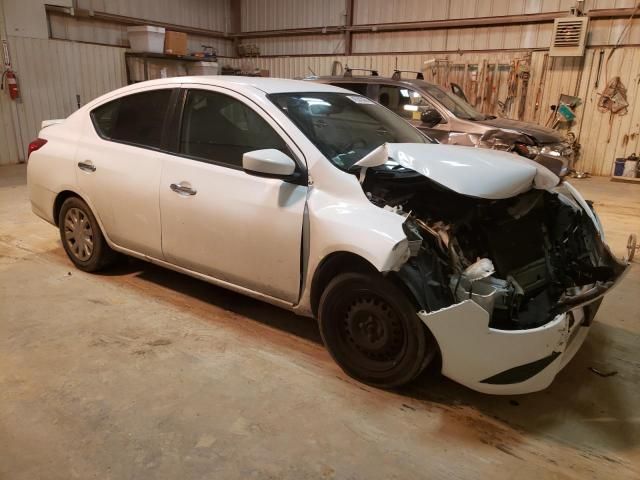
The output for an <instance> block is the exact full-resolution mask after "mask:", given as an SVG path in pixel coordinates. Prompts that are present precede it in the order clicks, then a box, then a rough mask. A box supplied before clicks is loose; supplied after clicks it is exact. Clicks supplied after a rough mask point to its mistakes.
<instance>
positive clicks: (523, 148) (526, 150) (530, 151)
mask: <svg viewBox="0 0 640 480" xmlns="http://www.w3.org/2000/svg"><path fill="white" fill-rule="evenodd" d="M516 151H517V152H518V153H519V154H520V155H522V156H523V157H527V158H535V157H537V156H538V155H540V153H541V150H540V147H537V146H536V145H526V144H524V143H516Z"/></svg>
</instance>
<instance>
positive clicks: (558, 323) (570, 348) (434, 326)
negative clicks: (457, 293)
mask: <svg viewBox="0 0 640 480" xmlns="http://www.w3.org/2000/svg"><path fill="white" fill-rule="evenodd" d="M418 316H419V317H420V318H421V319H422V321H423V322H424V323H425V325H427V327H429V329H430V330H431V332H432V333H433V335H434V337H435V338H436V340H437V341H438V345H440V348H441V352H442V374H443V375H445V376H447V377H449V378H450V379H452V380H455V381H456V382H459V383H461V384H463V385H465V386H467V387H470V388H472V389H474V390H476V391H479V392H483V393H490V394H509V395H515V394H522V393H530V392H535V391H538V390H543V389H545V388H547V387H548V386H549V385H550V384H551V382H552V381H553V379H554V378H555V376H556V374H557V373H558V372H559V371H560V370H561V369H562V367H563V366H564V365H566V363H567V362H568V361H569V360H571V358H572V357H573V355H575V353H576V352H577V351H578V349H579V347H580V345H581V344H582V342H583V341H584V339H585V338H586V336H587V333H588V331H589V328H590V327H583V326H582V325H581V324H580V323H581V321H582V318H583V317H584V312H583V310H582V309H581V308H579V309H576V310H575V311H574V316H575V322H574V323H573V325H572V326H570V325H569V319H568V314H566V313H563V314H561V315H558V316H556V318H554V319H553V320H552V321H551V322H549V323H547V324H546V325H543V326H542V327H538V328H534V329H528V330H497V329H494V328H489V314H488V313H487V312H486V311H485V310H484V309H483V308H482V307H480V306H479V305H478V304H477V303H475V302H473V301H471V300H465V301H464V302H462V303H459V304H455V305H452V306H450V307H447V308H445V309H442V310H438V311H437V312H431V313H426V312H420V313H419V314H418ZM461 332H464V335H462V334H461ZM574 332H575V333H574ZM569 340H571V341H569ZM454 345H455V348H451V347H453V346H454ZM553 354H557V356H556V358H555V359H554V360H553V361H552V362H551V363H550V364H549V365H548V366H547V367H546V368H544V369H543V370H542V371H540V372H539V373H537V374H536V375H534V376H533V377H531V378H529V379H527V380H526V381H523V382H518V383H509V384H491V383H487V382H483V380H486V379H488V378H490V377H492V376H494V375H497V374H500V373H501V372H504V370H505V368H504V359H505V358H508V359H509V363H512V364H513V365H517V366H520V365H526V364H529V363H532V362H535V361H538V360H540V359H543V358H547V357H549V356H550V355H553Z"/></svg>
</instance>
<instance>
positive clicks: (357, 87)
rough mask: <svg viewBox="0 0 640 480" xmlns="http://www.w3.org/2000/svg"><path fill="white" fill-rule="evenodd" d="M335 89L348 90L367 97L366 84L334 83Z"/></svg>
mask: <svg viewBox="0 0 640 480" xmlns="http://www.w3.org/2000/svg"><path fill="white" fill-rule="evenodd" d="M331 85H333V86H334V87H340V88H346V89H347V90H351V91H352V92H356V93H359V94H360V95H364V96H365V97H366V96H367V84H366V83H342V82H336V83H332V84H331Z"/></svg>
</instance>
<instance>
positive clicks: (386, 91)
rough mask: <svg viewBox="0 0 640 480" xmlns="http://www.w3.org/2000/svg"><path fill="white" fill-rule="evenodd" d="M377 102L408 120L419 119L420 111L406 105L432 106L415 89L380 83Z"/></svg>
mask: <svg viewBox="0 0 640 480" xmlns="http://www.w3.org/2000/svg"><path fill="white" fill-rule="evenodd" d="M378 103H380V104H381V105H383V106H385V107H387V108H388V109H390V110H393V111H394V112H396V113H397V114H398V115H400V116H401V117H404V118H407V119H410V120H411V119H413V120H420V112H419V111H418V110H417V109H413V110H408V109H406V108H405V106H406V105H414V106H418V107H420V106H424V107H431V108H433V104H432V103H431V102H430V101H429V100H427V99H426V98H424V97H423V96H422V95H420V94H419V93H418V92H416V91H415V90H411V89H409V88H406V87H399V86H396V85H381V86H380V91H379V95H378Z"/></svg>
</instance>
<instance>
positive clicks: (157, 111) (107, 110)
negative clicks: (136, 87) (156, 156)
mask: <svg viewBox="0 0 640 480" xmlns="http://www.w3.org/2000/svg"><path fill="white" fill-rule="evenodd" d="M171 92H172V90H171V89H162V90H152V91H149V92H142V93H134V94H132V95H127V96H126V97H121V98H118V99H116V100H113V101H112V102H109V103H106V104H104V105H101V106H99V107H98V108H96V109H94V110H93V111H92V112H91V119H92V121H93V125H94V127H95V129H96V131H97V132H98V134H99V135H100V136H101V137H102V138H104V139H107V140H114V141H118V142H123V143H130V144H133V145H138V146H142V147H152V148H160V146H161V145H162V127H163V125H164V120H165V116H166V113H167V109H168V107H169V100H170V98H171Z"/></svg>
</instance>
